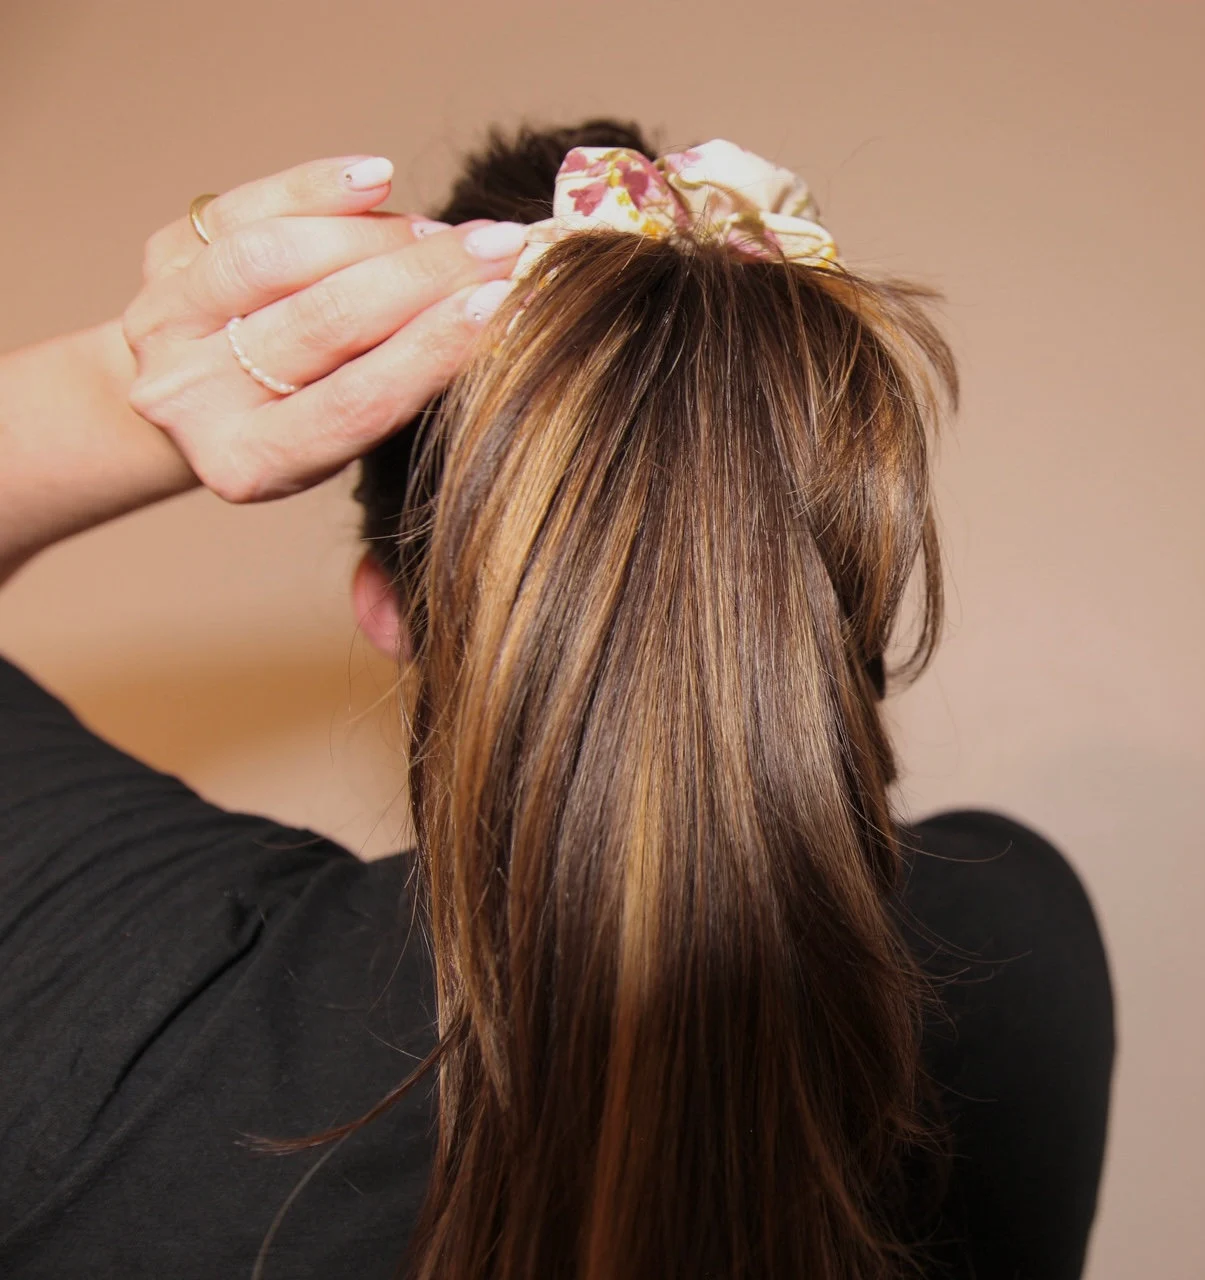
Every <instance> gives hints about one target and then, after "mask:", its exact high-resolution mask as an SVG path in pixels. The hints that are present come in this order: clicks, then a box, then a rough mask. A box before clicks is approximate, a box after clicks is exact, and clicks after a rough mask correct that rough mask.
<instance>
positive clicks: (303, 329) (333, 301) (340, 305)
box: [290, 282, 356, 352]
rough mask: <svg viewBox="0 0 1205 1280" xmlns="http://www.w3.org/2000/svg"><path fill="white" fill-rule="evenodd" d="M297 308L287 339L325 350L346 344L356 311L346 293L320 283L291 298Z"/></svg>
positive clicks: (313, 348) (350, 333)
mask: <svg viewBox="0 0 1205 1280" xmlns="http://www.w3.org/2000/svg"><path fill="white" fill-rule="evenodd" d="M293 302H294V305H295V307H296V313H295V315H294V319H293V324H292V326H291V333H290V339H291V341H292V342H294V343H296V344H297V345H299V346H301V347H303V348H305V349H306V350H308V351H320V352H321V351H328V350H330V349H331V348H332V347H339V346H341V345H342V344H343V343H345V342H346V341H347V340H348V339H349V338H350V337H351V336H352V334H353V333H354V330H355V323H356V320H355V311H354V308H353V307H352V306H351V304H350V300H349V299H348V297H347V295H346V294H345V293H344V292H343V291H341V290H340V289H338V288H337V287H336V286H334V285H332V284H329V283H327V282H320V283H318V284H316V285H313V286H312V287H311V288H309V289H307V290H306V291H305V292H304V293H300V294H298V295H297V297H296V298H295V299H294V300H293Z"/></svg>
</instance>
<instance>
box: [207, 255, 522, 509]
mask: <svg viewBox="0 0 1205 1280" xmlns="http://www.w3.org/2000/svg"><path fill="white" fill-rule="evenodd" d="M509 284H510V282H509V281H498V282H492V283H490V284H487V285H485V286H478V285H472V286H469V287H467V288H464V289H461V290H459V291H458V292H457V293H454V294H453V295H452V296H451V297H448V298H444V299H443V300H442V301H440V302H438V303H436V304H435V305H434V306H432V307H429V308H428V309H427V310H426V311H424V312H423V313H422V314H421V315H419V316H417V317H416V318H415V319H414V320H413V321H411V323H410V324H408V325H406V327H405V328H404V329H401V330H399V331H398V332H397V333H395V334H394V335H393V336H392V337H390V338H388V339H387V340H386V341H385V342H383V343H381V344H380V345H379V346H377V347H374V348H373V349H372V350H371V351H369V352H367V353H366V354H365V355H362V356H360V357H359V358H358V359H356V360H353V361H351V362H350V363H348V364H345V365H343V366H341V367H340V368H339V369H337V370H336V371H335V372H334V373H332V374H330V375H329V376H328V377H326V378H323V379H322V380H321V381H320V382H316V383H314V384H313V385H312V386H310V387H306V388H304V389H303V390H302V391H299V392H298V393H297V394H296V395H292V396H289V397H287V398H285V399H283V400H277V402H276V403H275V404H268V405H265V406H264V407H263V408H262V409H260V410H258V411H256V412H253V413H251V414H249V415H247V417H246V418H245V422H246V423H247V424H248V425H247V427H246V428H245V431H244V437H243V440H242V441H240V445H241V447H240V448H237V449H236V448H230V447H226V448H223V449H222V450H221V452H220V455H215V458H214V459H213V461H212V463H210V460H209V459H202V460H201V461H200V463H199V464H198V473H199V474H201V476H202V478H203V479H204V480H205V483H206V484H207V485H208V486H209V487H210V488H211V489H214V490H215V491H216V492H217V493H218V494H219V495H220V496H222V497H224V498H226V499H227V500H228V501H233V502H254V501H263V500H265V499H268V498H275V497H283V496H285V495H286V494H289V493H295V492H297V491H298V490H300V489H304V488H307V487H308V486H310V485H312V484H317V483H318V482H319V481H321V480H324V479H326V477H328V476H331V475H334V474H335V472H337V471H339V470H341V469H342V468H343V467H344V466H346V465H347V464H348V463H350V462H353V461H354V460H355V459H356V458H358V457H360V456H361V455H362V454H364V453H366V452H367V451H368V450H369V449H371V448H372V447H373V446H374V445H375V444H378V443H379V442H380V441H381V440H383V439H385V437H386V436H388V435H391V434H392V433H393V432H394V431H395V430H397V429H398V428H399V427H400V426H402V425H403V424H405V423H406V422H409V421H410V420H411V419H412V418H413V417H414V416H415V415H416V414H417V413H418V412H419V411H420V410H421V409H422V408H423V407H424V406H425V405H426V404H427V403H428V402H429V401H430V400H431V399H432V397H433V396H435V395H437V394H438V393H439V392H440V391H442V390H443V389H444V388H445V387H446V386H447V385H448V383H449V382H450V381H451V380H452V378H454V377H455V376H456V374H457V373H458V372H459V371H460V370H461V369H462V368H463V367H464V365H465V364H466V363H467V361H468V359H469V357H470V356H471V355H472V353H473V351H474V349H475V348H476V346H477V344H478V342H479V340H480V339H481V336H482V328H483V325H485V324H487V323H488V320H489V317H490V314H491V313H492V310H493V309H494V308H496V306H497V305H498V303H499V302H501V301H502V299H503V298H504V297H505V296H506V292H507V287H508V286H509ZM483 293H484V294H485V295H486V297H485V298H484V299H481V298H480V297H479V295H481V294H483ZM251 432H254V436H253V438H252V437H251V436H250V434H249V433H251Z"/></svg>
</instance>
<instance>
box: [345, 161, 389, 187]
mask: <svg viewBox="0 0 1205 1280" xmlns="http://www.w3.org/2000/svg"><path fill="white" fill-rule="evenodd" d="M392 177H393V161H392V160H386V159H385V157H384V156H372V157H371V158H370V159H368V160H357V161H356V163H355V164H349V165H348V166H347V168H346V169H344V170H343V181H344V183H345V184H346V185H347V186H348V187H350V188H351V190H352V191H371V190H372V189H373V188H374V187H383V186H384V185H385V184H386V183H387V182H388V181H389V179H390V178H392Z"/></svg>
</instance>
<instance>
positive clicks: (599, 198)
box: [512, 138, 840, 279]
mask: <svg viewBox="0 0 1205 1280" xmlns="http://www.w3.org/2000/svg"><path fill="white" fill-rule="evenodd" d="M818 217H819V211H818V210H817V208H816V202H815V201H814V200H813V199H812V195H811V192H810V191H809V190H808V187H807V183H806V182H804V181H803V179H802V178H800V177H798V176H797V175H795V174H793V173H791V172H790V170H788V169H780V168H778V167H777V166H776V165H773V164H771V163H770V162H769V161H768V160H764V159H762V157H761V156H757V155H754V154H753V152H751V151H746V150H745V149H744V148H743V147H738V146H737V145H736V144H735V143H732V142H725V141H724V140H723V139H722V138H716V139H714V140H713V141H711V142H704V143H702V144H701V145H700V146H697V147H691V148H690V149H689V150H688V151H674V152H671V153H670V154H669V155H665V156H662V157H661V158H660V159H659V160H655V161H654V160H649V159H647V158H646V157H645V156H643V155H641V154H640V153H639V152H638V151H631V150H628V149H627V148H625V147H574V148H573V150H572V151H570V152H569V154H568V155H567V156H566V157H565V159H564V161H563V162H562V164H561V167H560V171H559V172H558V173H557V177H556V190H555V193H554V195H553V201H552V217H551V218H546V219H544V221H542V222H534V223H532V224H531V225H530V226H529V227H528V229H527V245H526V247H525V248H524V250H523V252H522V253H521V254H520V256H519V260H518V262H517V263H516V265H515V269H514V271H513V273H512V278H513V279H518V278H519V277H520V276H521V275H523V274H524V273H525V272H526V271H527V269H528V268H529V267H530V266H531V265H532V264H533V263H534V262H535V261H536V260H537V259H538V258H539V257H540V256H541V255H542V254H543V253H545V252H546V251H547V249H548V247H549V245H551V244H554V243H555V242H556V241H558V240H561V239H563V238H564V237H565V236H567V235H571V234H572V233H573V232H575V231H594V230H611V231H629V232H633V233H634V234H636V235H646V236H654V237H656V238H658V239H663V238H668V237H672V236H676V235H683V236H690V237H691V238H693V239H696V240H702V241H706V242H712V243H720V244H731V245H733V246H734V247H737V248H740V249H741V250H743V251H744V252H746V253H749V254H751V255H754V256H757V257H763V258H770V257H777V256H778V255H779V254H781V255H782V256H783V257H784V258H787V259H789V260H791V261H795V262H808V263H810V264H811V265H813V266H819V267H834V266H837V265H839V261H840V260H839V259H838V257H837V246H836V244H835V243H834V242H833V238H832V236H831V235H829V233H828V232H827V231H826V230H825V229H824V227H822V226H821V225H820V223H819V222H818V221H817V218H818Z"/></svg>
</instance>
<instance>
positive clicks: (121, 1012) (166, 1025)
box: [0, 660, 431, 1280]
mask: <svg viewBox="0 0 1205 1280" xmlns="http://www.w3.org/2000/svg"><path fill="white" fill-rule="evenodd" d="M404 881H405V866H403V865H402V860H401V859H393V860H385V861H384V862H383V863H376V864H364V863H361V862H360V861H359V860H358V859H356V858H354V857H353V856H352V855H351V854H349V853H347V851H345V850H343V849H341V848H339V847H338V846H337V845H334V844H332V843H330V842H329V841H327V840H324V839H322V838H320V837H318V836H316V835H314V834H313V833H311V832H307V831H299V830H293V829H289V828H286V827H282V826H280V825H279V824H277V823H274V822H272V821H270V820H267V819H264V818H259V817H253V816H250V815H245V814H237V813H229V812H226V811H224V810H222V809H220V808H217V807H216V806H214V805H211V804H209V803H207V802H206V801H204V800H203V799H201V798H200V797H199V796H197V795H196V794H195V793H193V792H192V791H191V790H189V788H188V787H186V786H185V785H184V784H183V783H181V782H180V781H178V780H177V779H175V778H172V777H169V776H166V775H164V774H162V773H159V772H156V771H155V770H153V769H150V768H148V767H146V766H144V765H143V764H141V763H139V762H138V761H137V760H134V759H132V758H131V757H130V756H128V755H126V754H124V753H123V752H121V751H119V750H117V749H115V748H114V747H112V746H110V745H109V744H107V743H105V742H103V741H102V740H101V739H99V738H98V737H96V736H95V735H94V734H92V733H91V732H89V731H88V730H87V729H86V728H84V727H83V726H82V725H81V724H80V723H79V722H78V721H77V720H76V718H75V717H74V716H73V715H72V714H71V712H70V711H69V710H68V709H67V708H66V707H64V706H63V705H62V704H61V703H60V702H59V701H58V700H57V699H55V698H54V697H52V696H51V695H49V694H48V693H47V692H46V691H44V690H43V689H41V688H40V687H39V686H38V685H37V684H35V683H34V682H33V681H32V680H30V679H29V678H28V677H27V676H25V675H24V674H23V673H22V672H20V671H19V670H17V669H16V668H15V667H14V666H12V665H11V664H9V663H7V662H4V661H2V660H0V1027H2V1028H3V1036H2V1037H0V1082H2V1083H0V1272H3V1273H4V1274H7V1275H21V1276H27V1275H28V1276H31V1277H32V1276H42V1275H46V1276H54V1277H56V1280H58V1277H64V1278H66V1277H71V1276H75V1275H79V1276H83V1275H92V1274H115V1275H116V1274H147V1275H150V1274H155V1275H168V1274H171V1275H175V1276H181V1277H183V1276H192V1275H194V1274H196V1275H208V1276H212V1275H217V1274H235V1273H236V1270H237V1273H240V1274H242V1273H247V1272H249V1269H250V1264H251V1261H252V1259H253V1258H254V1254H255V1250H256V1249H257V1248H258V1246H259V1243H260V1241H262V1240H263V1238H264V1237H265V1234H266V1232H267V1229H268V1227H269V1225H270V1223H271V1221H272V1218H273V1215H274V1214H275V1213H276V1211H277V1210H278V1209H279V1208H280V1206H281V1204H282V1202H283V1201H284V1199H285V1198H286V1196H287V1195H288V1193H289V1191H290V1190H291V1189H292V1187H293V1186H294V1185H295V1184H296V1183H297V1180H298V1178H299V1176H300V1174H301V1173H302V1172H304V1169H305V1167H307V1166H306V1164H305V1163H304V1161H305V1160H308V1157H297V1158H292V1157H289V1158H283V1159H282V1158H264V1157H262V1156H256V1155H254V1154H253V1153H252V1152H251V1151H250V1150H249V1148H248V1144H247V1142H246V1141H245V1139H246V1138H247V1137H248V1136H249V1135H255V1134H259V1135H263V1136H268V1137H296V1136H300V1135H302V1134H307V1133H314V1132H319V1131H321V1130H323V1129H326V1128H327V1127H329V1126H330V1125H333V1124H337V1123H342V1122H345V1121H347V1120H350V1119H352V1118H353V1117H354V1116H356V1115H358V1114H361V1113H362V1112H363V1111H364V1110H366V1109H367V1108H368V1107H370V1106H372V1105H373V1104H374V1103H376V1102H377V1101H379V1100H380V1098H381V1097H382V1096H383V1094H384V1093H385V1092H387V1091H388V1089H389V1088H391V1087H392V1086H393V1085H394V1084H396V1083H397V1082H398V1081H399V1080H400V1079H401V1078H402V1077H404V1076H405V1075H406V1074H407V1073H408V1071H409V1070H410V1068H411V1067H412V1066H413V1063H414V1060H415V1055H416V1054H418V1053H421V1052H423V1051H425V1043H426V1039H425V1038H426V1037H427V1036H428V1034H429V1026H430V1015H431V1009H430V1007H429V1002H428V998H427V996H426V995H425V994H423V988H424V984H423V980H422V975H421V972H420V970H421V968H422V966H421V965H420V964H419V963H418V961H419V957H417V956H415V955H414V954H413V948H412V949H411V952H408V953H407V954H406V956H405V957H403V949H404V947H405V943H406V928H407V920H406V918H405V911H404V907H403V901H402V899H403V897H404ZM390 983H392V984H393V987H392V989H393V990H394V991H395V992H396V994H397V996H398V999H397V1001H395V1002H394V1004H393V1006H392V1007H391V1011H390V1012H389V1013H388V1015H387V1018H388V1024H387V1025H386V1024H385V1023H382V1022H381V1021H380V1019H379V1018H378V1019H377V1021H376V1022H375V1023H373V1022H371V1019H370V1017H369V1013H368V1011H369V1010H370V1009H372V1010H376V1012H380V1010H379V1009H377V1008H376V1007H377V1006H380V1005H383V1003H384V1002H383V1001H382V1000H381V993H382V992H383V991H384V989H385V987H386V985H388V984H390ZM399 1009H400V1013H399V1012H398V1010H399ZM370 1023H371V1025H370ZM408 1037H409V1038H410V1039H409V1040H408ZM411 1041H412V1042H413V1043H411ZM424 1105H425V1104H424ZM398 1115H399V1117H400V1118H399V1119H397V1120H396V1121H394V1122H393V1123H394V1131H393V1132H392V1133H388V1132H387V1131H386V1130H385V1129H384V1128H383V1129H382V1132H381V1135H380V1138H379V1139H375V1141H377V1143H378V1146H377V1147H376V1149H375V1154H374V1153H373V1152H371V1151H369V1149H368V1148H367V1147H365V1146H363V1144H362V1145H361V1148H360V1149H359V1150H358V1151H354V1150H353V1149H352V1148H351V1147H349V1148H348V1149H347V1151H341V1152H340V1153H339V1160H338V1161H336V1162H334V1163H332V1164H331V1166H330V1175H329V1177H328V1178H327V1179H326V1181H325V1182H324V1183H323V1184H322V1185H321V1186H320V1184H319V1183H317V1182H316V1183H314V1184H312V1185H311V1190H310V1192H309V1193H308V1194H309V1195H311V1197H313V1196H317V1197H318V1202H319V1203H322V1204H323V1206H324V1208H325V1209H326V1211H327V1212H326V1213H320V1214H318V1215H313V1214H309V1215H307V1214H306V1213H304V1212H303V1213H300V1214H294V1215H293V1216H292V1217H291V1218H290V1220H289V1223H288V1227H289V1232H287V1233H285V1234H286V1235H288V1236H289V1238H290V1239H292V1240H294V1241H295V1242H296V1244H295V1247H296V1248H297V1249H298V1250H299V1251H301V1254H302V1255H304V1256H305V1257H306V1258H308V1259H309V1260H310V1262H317V1261H319V1260H323V1259H325V1260H326V1261H328V1262H330V1263H331V1265H332V1266H335V1267H336V1271H335V1272H332V1274H335V1273H338V1266H342V1265H352V1264H351V1263H350V1262H348V1261H347V1258H346V1257H345V1256H344V1253H343V1252H340V1251H341V1250H342V1251H346V1249H349V1248H350V1249H355V1248H359V1249H360V1250H361V1251H363V1252H364V1256H365V1259H368V1258H371V1259H372V1265H375V1266H377V1267H379V1268H382V1271H381V1274H388V1271H386V1270H384V1268H385V1267H386V1265H387V1264H388V1265H390V1266H391V1265H393V1264H394V1263H396V1261H397V1259H398V1256H399V1253H400V1250H401V1247H402V1244H403V1243H404V1238H405V1233H404V1228H405V1225H406V1215H405V1213H403V1212H402V1211H401V1209H402V1208H404V1207H405V1206H404V1205H402V1206H401V1208H399V1204H400V1202H399V1201H398V1197H399V1195H400V1196H401V1198H402V1200H405V1201H406V1202H407V1203H409V1201H413V1200H414V1199H415V1197H416V1196H419V1195H421V1188H422V1185H423V1180H424V1178H425V1173H424V1167H425V1166H424V1158H425V1157H424V1151H425V1128H426V1124H427V1120H426V1112H425V1110H424V1108H423V1107H422V1106H418V1105H417V1104H416V1106H415V1107H413V1108H411V1110H410V1111H409V1112H406V1111H405V1109H399V1112H398ZM398 1125H401V1126H402V1130H403V1131H404V1132H403V1133H402V1137H400V1138H399V1136H398V1132H399V1131H398V1128H397V1126H398ZM382 1141H389V1142H392V1144H393V1145H392V1148H391V1153H392V1159H393V1160H394V1161H395V1171H394V1173H393V1174H392V1175H391V1177H389V1178H386V1179H384V1180H382V1178H381V1176H380V1173H379V1171H377V1172H375V1173H374V1174H373V1175H372V1177H371V1179H369V1182H368V1183H367V1184H366V1182H365V1178H366V1177H367V1176H368V1175H366V1174H365V1173H364V1169H365V1168H368V1167H370V1166H371V1164H372V1161H379V1159H380V1158H381V1156H380V1152H381V1150H382V1148H381V1146H380V1145H379V1144H380V1143H381V1142H382ZM407 1143H408V1144H409V1146H407ZM407 1151H413V1153H414V1154H413V1157H412V1158H411V1159H410V1163H411V1164H412V1166H413V1168H412V1170H411V1171H410V1172H409V1173H407V1172H406V1167H405V1162H406V1160H407V1158H408V1157H407ZM366 1162H367V1163H366ZM397 1162H400V1163H397ZM324 1173H325V1170H324ZM366 1185H368V1186H371V1188H372V1194H371V1195H370V1194H368V1193H367V1192H366ZM399 1188H401V1191H399ZM403 1193H404V1194H403ZM382 1196H384V1197H386V1198H387V1204H386V1205H385V1206H384V1207H383V1205H382V1202H381V1197H382ZM407 1198H408V1199H407ZM407 1212H409V1210H407ZM382 1222H384V1223H385V1224H387V1226H386V1228H382V1226H381V1225H380V1224H381V1223H382ZM383 1229H384V1230H385V1231H386V1235H387V1237H388V1238H387V1239H382V1230H383ZM315 1233H316V1234H315ZM357 1237H359V1239H358V1240H357ZM303 1246H304V1247H303ZM282 1247H285V1248H286V1249H287V1248H288V1247H291V1246H290V1245H289V1243H288V1240H286V1241H285V1243H284V1245H283V1246H282ZM327 1250H330V1251H331V1252H329V1253H328V1252H325V1251H327ZM336 1259H338V1260H339V1261H338V1262H337V1263H336V1261H335V1260H336ZM307 1265H308V1263H307ZM355 1265H357V1266H360V1262H359V1261H357V1262H356V1263H355ZM131 1266H132V1267H133V1270H130V1267H131ZM140 1268H141V1269H140ZM285 1273H288V1271H287V1267H286V1268H285ZM359 1273H360V1274H364V1275H366V1276H367V1275H369V1274H376V1273H375V1272H373V1271H372V1270H371V1268H370V1265H369V1263H368V1262H367V1261H365V1262H364V1265H363V1266H362V1268H361V1271H360V1272H359ZM268 1274H269V1275H272V1274H280V1271H279V1270H278V1271H277V1272H275V1273H274V1272H272V1271H271V1270H270V1271H269V1272H268Z"/></svg>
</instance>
